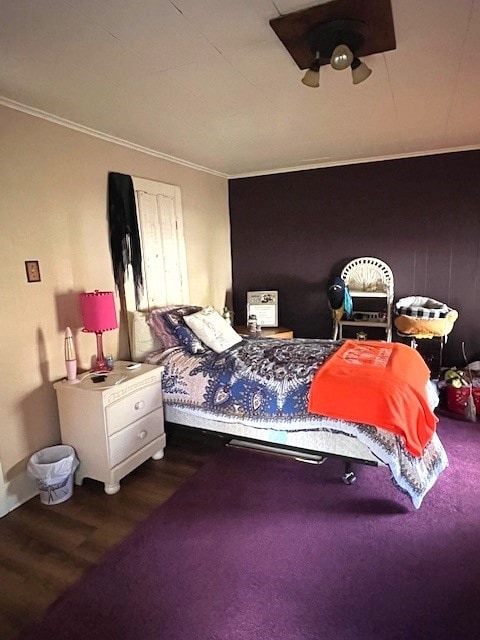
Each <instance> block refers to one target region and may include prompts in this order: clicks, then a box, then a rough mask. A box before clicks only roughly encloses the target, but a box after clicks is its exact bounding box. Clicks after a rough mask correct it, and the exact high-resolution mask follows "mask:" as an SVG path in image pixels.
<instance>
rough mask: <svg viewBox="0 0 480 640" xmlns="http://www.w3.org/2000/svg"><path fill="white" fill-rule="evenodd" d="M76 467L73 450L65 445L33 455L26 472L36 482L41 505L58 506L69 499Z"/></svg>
mask: <svg viewBox="0 0 480 640" xmlns="http://www.w3.org/2000/svg"><path fill="white" fill-rule="evenodd" d="M77 466H78V460H77V458H76V455H75V449H74V448H73V447H70V446H69V445H67V444H59V445H56V446H54V447H47V448H46V449H41V450H40V451H37V453H34V454H33V456H32V457H31V458H30V460H29V461H28V466H27V470H28V473H29V474H30V475H31V476H33V477H34V478H35V479H36V481H37V487H38V489H39V491H40V500H41V502H42V503H43V504H59V503H60V502H65V500H68V499H69V498H70V496H71V495H72V492H73V474H74V473H75V469H76V468H77Z"/></svg>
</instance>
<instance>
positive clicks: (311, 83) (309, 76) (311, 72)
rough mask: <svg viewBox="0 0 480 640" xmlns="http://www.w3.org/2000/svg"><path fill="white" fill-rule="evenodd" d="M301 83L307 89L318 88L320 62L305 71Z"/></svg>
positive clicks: (317, 61) (316, 61)
mask: <svg viewBox="0 0 480 640" xmlns="http://www.w3.org/2000/svg"><path fill="white" fill-rule="evenodd" d="M302 82H303V84H304V85H306V86H307V87H319V86H320V61H319V60H315V62H314V63H313V64H312V65H311V66H310V69H307V72H306V73H305V75H304V76H303V78H302Z"/></svg>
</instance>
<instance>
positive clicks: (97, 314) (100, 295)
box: [80, 290, 118, 371]
mask: <svg viewBox="0 0 480 640" xmlns="http://www.w3.org/2000/svg"><path fill="white" fill-rule="evenodd" d="M80 306H81V309H82V317H83V324H84V328H83V331H86V332H89V333H95V335H96V336H97V359H96V361H95V366H94V367H93V371H110V370H111V367H109V366H108V364H107V361H106V360H105V356H104V355H103V342H102V334H103V332H104V331H111V330H112V329H117V328H118V323H117V313H116V310H115V300H114V297H113V292H112V291H98V290H95V291H93V292H91V293H81V294H80Z"/></svg>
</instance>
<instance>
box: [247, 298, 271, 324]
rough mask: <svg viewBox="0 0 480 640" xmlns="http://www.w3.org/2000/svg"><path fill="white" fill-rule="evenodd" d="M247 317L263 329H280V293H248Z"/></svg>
mask: <svg viewBox="0 0 480 640" xmlns="http://www.w3.org/2000/svg"><path fill="white" fill-rule="evenodd" d="M247 315H248V316H251V315H255V316H257V323H258V324H259V325H261V326H262V327H278V291H247Z"/></svg>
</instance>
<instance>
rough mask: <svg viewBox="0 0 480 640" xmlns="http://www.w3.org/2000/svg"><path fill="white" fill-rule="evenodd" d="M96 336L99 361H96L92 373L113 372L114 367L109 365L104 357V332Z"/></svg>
mask: <svg viewBox="0 0 480 640" xmlns="http://www.w3.org/2000/svg"><path fill="white" fill-rule="evenodd" d="M95 336H96V338H97V359H96V360H95V365H94V367H93V369H92V371H94V372H95V373H108V372H109V371H111V370H112V367H111V366H109V365H108V363H107V360H106V359H105V356H104V355H103V340H102V332H98V333H96V334H95Z"/></svg>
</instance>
